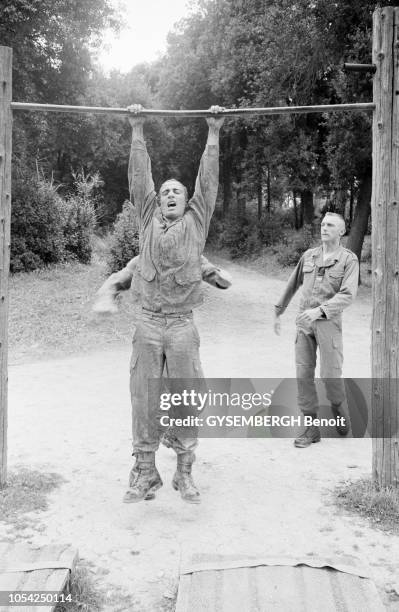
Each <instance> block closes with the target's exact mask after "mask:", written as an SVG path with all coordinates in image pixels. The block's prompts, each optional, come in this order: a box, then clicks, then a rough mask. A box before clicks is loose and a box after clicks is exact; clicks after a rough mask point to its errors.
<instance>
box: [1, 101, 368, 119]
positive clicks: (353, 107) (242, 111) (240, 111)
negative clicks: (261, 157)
mask: <svg viewBox="0 0 399 612" xmlns="http://www.w3.org/2000/svg"><path fill="white" fill-rule="evenodd" d="M11 108H12V110H27V111H45V112H51V113H54V112H55V113H96V114H99V115H107V114H110V115H125V116H128V115H133V116H135V115H134V113H131V112H130V111H128V110H127V109H126V108H108V107H106V106H105V107H103V106H69V105H67V104H65V105H63V104H35V103H30V102H11ZM374 109H375V104H374V103H373V102H359V103H356V104H319V105H317V106H274V107H273V106H272V107H269V108H228V109H225V110H224V111H223V112H222V113H220V115H223V116H225V117H245V116H247V115H290V114H291V113H300V114H306V113H331V112H339V111H373V110H374ZM138 115H140V116H143V117H215V114H214V113H211V112H210V111H209V110H157V109H143V110H142V111H141V112H140V113H138ZM216 116H217V115H216Z"/></svg>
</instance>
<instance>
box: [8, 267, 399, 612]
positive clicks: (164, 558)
mask: <svg viewBox="0 0 399 612" xmlns="http://www.w3.org/2000/svg"><path fill="white" fill-rule="evenodd" d="M226 267H227V268H228V269H229V271H230V272H231V273H232V274H233V277H234V287H232V288H231V289H230V290H229V291H226V292H222V291H217V290H215V289H212V288H208V290H207V292H206V301H205V304H204V306H203V307H202V308H201V309H200V310H199V312H198V313H197V315H196V321H197V325H198V328H199V330H200V334H201V355H202V362H203V366H204V369H205V372H206V374H207V375H208V376H213V377H217V376H219V377H223V376H225V377H234V376H239V377H253V378H255V377H288V376H293V375H294V362H293V335H294V316H295V310H296V308H295V303H294V304H292V305H291V307H290V309H289V312H288V313H287V314H286V316H285V317H284V320H283V325H284V329H283V334H282V336H281V337H280V338H277V337H276V336H274V335H273V334H272V331H271V322H272V304H273V303H274V301H275V300H276V298H277V297H278V295H279V294H280V292H281V290H282V288H283V286H284V283H283V282H282V281H279V280H275V279H267V278H265V277H263V276H262V275H261V274H259V273H257V272H255V271H252V270H249V269H246V268H244V267H242V266H237V265H232V264H226ZM369 302H370V299H369V296H368V293H367V291H364V293H363V291H361V292H360V297H359V299H358V300H357V302H356V304H355V305H354V306H353V307H352V308H351V309H350V310H349V311H348V312H347V313H346V315H345V323H344V326H345V332H344V334H345V335H344V339H345V372H344V373H345V375H346V376H352V377H367V376H368V375H369V325H370V305H369ZM99 330H100V326H99ZM128 363H129V351H128V350H127V349H126V348H125V347H122V348H121V349H120V350H118V351H103V352H100V353H92V354H90V355H84V356H77V357H74V358H67V359H63V360H56V361H55V360H54V361H48V362H40V363H33V364H28V365H26V364H24V365H16V366H12V367H11V368H10V388H9V396H10V399H9V406H10V407H9V414H10V419H9V420H10V424H9V461H10V465H16V464H23V465H27V466H30V467H32V468H36V469H46V470H49V471H55V472H58V473H60V474H62V475H63V476H64V477H65V479H66V481H67V482H66V483H65V484H63V485H62V486H61V487H60V488H59V489H58V490H56V491H55V492H54V493H53V494H52V495H51V503H50V508H49V510H48V511H47V512H44V513H40V514H38V515H37V528H34V529H28V530H27V531H26V532H25V533H22V534H21V536H22V537H24V538H25V539H26V540H27V541H30V542H32V544H33V545H40V544H42V543H52V542H60V543H69V544H72V545H74V546H76V547H77V548H79V551H80V554H81V556H82V557H84V558H85V559H87V560H89V561H90V562H92V563H93V572H94V573H95V574H96V576H97V577H98V579H99V580H100V581H101V582H102V583H104V582H106V583H107V584H108V585H109V588H110V590H112V589H115V590H125V591H126V592H127V593H130V594H132V595H133V597H134V598H135V599H136V600H137V610H140V612H146V611H148V612H149V611H153V610H157V609H162V601H163V600H162V594H163V593H164V592H165V589H166V588H167V587H168V585H169V583H170V582H171V581H172V582H173V581H176V576H177V571H178V564H179V558H180V555H181V554H184V555H186V554H187V552H188V551H192V552H193V553H195V552H207V551H210V552H217V553H232V552H236V553H243V554H245V553H251V554H257V553H259V554H260V555H261V556H265V554H270V555H279V554H288V555H290V554H291V555H300V556H304V555H326V556H329V557H330V558H331V557H333V556H334V555H342V554H350V555H355V556H357V557H358V558H359V559H360V560H361V561H363V562H364V561H366V562H367V561H368V563H369V565H370V568H371V572H372V575H373V578H374V580H375V581H376V583H377V585H378V587H379V589H380V592H381V595H382V597H384V598H385V602H386V603H387V605H388V603H389V602H388V596H387V594H386V593H385V587H386V585H387V584H391V583H394V582H395V574H394V572H395V571H396V569H397V566H398V562H399V538H398V537H392V536H391V535H389V534H384V533H383V532H380V531H377V530H374V529H372V528H371V527H369V526H368V525H367V523H366V522H365V521H364V520H363V519H361V518H357V517H351V516H347V515H344V514H342V513H340V512H339V511H338V510H337V509H336V507H335V506H334V505H332V503H331V495H330V491H331V490H332V488H333V487H334V485H335V484H336V483H338V482H340V481H342V480H344V479H348V478H356V477H360V476H361V475H367V474H368V473H369V472H370V463H371V444H370V441H369V440H323V441H322V443H321V444H317V445H314V446H313V447H312V448H310V449H307V450H297V449H295V448H294V447H293V445H292V441H291V440H257V439H250V440H249V439H242V440H237V439H235V440H202V441H201V445H200V448H199V452H198V460H197V463H196V465H195V474H196V481H197V483H198V486H199V487H200V489H201V491H202V497H203V502H202V504H201V505H200V506H198V507H195V506H194V507H192V506H190V505H188V504H184V502H182V501H181V500H180V498H179V496H178V495H177V494H176V493H175V492H174V491H173V490H172V488H171V486H170V481H171V478H172V475H173V472H174V466H175V459H174V456H173V454H172V452H171V451H168V450H167V449H165V448H161V449H160V452H159V456H158V464H159V469H160V472H161V474H162V477H163V479H164V484H165V486H164V487H163V488H162V489H161V490H160V491H159V493H158V494H157V499H156V500H155V501H153V502H143V503H140V504H136V505H123V504H122V503H121V498H122V495H123V492H124V490H125V484H126V480H127V475H128V472H129V469H130V463H131V458H130V403H129V395H128V387H127V380H128ZM353 466H355V467H353ZM41 526H42V527H41ZM40 529H42V531H41V530H40ZM6 534H7V529H6V528H5V527H4V528H2V529H1V530H0V537H1V536H2V535H3V536H4V535H6ZM395 605H396V606H397V605H398V602H396V604H395V603H392V602H391V603H390V604H389V606H390V609H392V610H394V609H397V607H396V608H395V607H394V606H395Z"/></svg>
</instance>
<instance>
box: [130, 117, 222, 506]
mask: <svg viewBox="0 0 399 612" xmlns="http://www.w3.org/2000/svg"><path fill="white" fill-rule="evenodd" d="M129 110H130V111H131V112H132V116H131V117H129V121H130V123H131V126H132V129H133V133H132V146H131V152H130V161H129V188H130V193H131V199H132V201H133V202H134V204H135V206H136V210H137V215H138V222H139V232H140V259H139V266H138V268H139V275H138V281H139V284H140V287H139V294H140V299H141V305H142V314H141V317H140V319H139V320H138V323H137V326H136V329H135V331H134V334H133V352H132V359H131V374H130V389H131V398H132V430H133V454H134V455H135V457H136V465H135V466H134V468H133V470H132V472H131V475H130V480H129V484H130V486H129V489H128V490H127V492H126V494H125V496H124V502H126V503H130V502H138V501H141V500H143V499H145V498H147V499H148V497H149V496H151V497H152V496H153V493H154V492H155V491H156V490H157V489H159V488H160V487H161V486H162V480H161V477H160V475H159V473H158V470H157V469H156V466H155V452H156V451H157V449H158V446H159V435H160V434H159V429H158V427H157V422H156V421H157V419H156V415H157V413H158V408H159V406H158V402H159V394H157V393H153V388H151V389H150V387H149V381H150V380H151V379H157V380H158V381H159V390H160V388H161V384H162V382H161V377H162V373H163V371H164V366H166V369H167V372H168V376H169V377H171V378H188V379H193V378H202V368H201V363H200V358H199V343H200V340H199V335H198V331H197V329H196V327H195V325H194V322H193V315H192V310H193V308H195V307H196V306H198V305H199V304H200V303H201V302H202V298H201V280H202V275H201V255H202V252H203V249H204V245H205V240H206V237H207V234H208V229H209V223H210V220H211V217H212V214H213V211H214V208H215V203H216V196H217V190H218V184H219V130H220V127H221V126H222V123H223V118H221V117H216V116H215V117H210V118H208V119H207V123H208V126H209V131H208V140H207V144H206V148H205V151H204V153H203V155H202V159H201V164H200V169H199V173H198V176H197V180H196V184H195V192H194V195H193V197H192V198H191V200H190V201H188V197H187V189H186V188H185V187H184V185H182V184H181V183H180V182H179V181H177V180H175V179H169V180H167V181H166V182H164V183H163V184H162V185H161V188H160V190H159V196H158V197H159V207H158V202H157V195H156V193H155V191H154V183H153V180H152V175H151V161H150V158H149V156H148V153H147V149H146V145H145V141H144V135H143V122H144V118H143V117H141V116H140V111H141V110H142V109H141V107H140V106H139V105H134V106H131V107H129ZM222 110H223V109H221V108H220V107H218V106H213V107H211V109H210V111H211V112H212V113H215V115H216V114H217V113H220V112H221V111H222ZM150 391H151V392H150ZM174 434H175V437H176V444H175V446H174V448H175V450H176V452H177V470H176V473H175V475H174V477H173V483H172V484H173V487H174V488H175V489H176V490H178V491H180V494H181V497H182V498H183V499H184V500H185V501H187V502H190V503H199V501H200V494H199V491H198V489H197V488H196V486H195V484H194V482H193V479H192V476H191V468H192V464H193V462H194V459H195V455H194V449H195V448H196V446H197V430H196V428H194V427H193V428H191V429H187V428H186V430H185V432H184V434H183V431H180V432H179V428H177V429H176V430H175V432H174Z"/></svg>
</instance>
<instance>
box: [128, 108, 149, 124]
mask: <svg viewBox="0 0 399 612" xmlns="http://www.w3.org/2000/svg"><path fill="white" fill-rule="evenodd" d="M127 110H128V111H129V113H130V114H129V123H130V125H131V126H132V127H136V126H138V125H141V126H142V125H143V123H144V121H145V117H144V115H141V113H142V111H143V110H144V109H143V106H142V105H141V104H131V105H130V106H128V107H127Z"/></svg>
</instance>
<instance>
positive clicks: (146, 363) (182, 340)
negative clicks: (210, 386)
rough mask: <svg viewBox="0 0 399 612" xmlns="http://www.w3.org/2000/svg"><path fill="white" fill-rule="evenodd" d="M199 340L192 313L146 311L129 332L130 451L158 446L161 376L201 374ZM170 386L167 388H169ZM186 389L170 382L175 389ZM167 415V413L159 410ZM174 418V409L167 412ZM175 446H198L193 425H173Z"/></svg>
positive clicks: (182, 449) (189, 411)
mask: <svg viewBox="0 0 399 612" xmlns="http://www.w3.org/2000/svg"><path fill="white" fill-rule="evenodd" d="M199 345H200V339H199V335H198V331H197V328H196V327H195V325H194V322H193V315H192V313H185V314H162V313H155V312H150V311H146V310H144V309H143V312H142V315H141V317H140V319H139V321H138V323H137V326H136V329H135V331H134V334H133V351H132V358H131V363H130V392H131V400H132V430H133V453H138V452H151V451H156V450H157V449H158V446H159V439H160V427H159V423H158V419H159V416H160V393H161V392H164V391H165V386H164V385H163V383H162V374H163V372H164V367H165V365H166V371H167V375H168V377H169V378H179V379H197V378H201V379H202V378H203V373H202V368H201V362H200V357H199ZM169 390H171V389H169ZM183 390H184V389H183V388H179V387H178V386H176V385H174V386H173V392H180V393H181V392H182V391H183ZM163 415H168V412H163ZM169 415H170V416H173V415H174V412H173V411H169ZM190 415H192V416H197V415H198V412H197V410H196V407H186V406H184V407H183V412H182V410H180V411H179V414H178V416H179V417H182V416H190ZM173 434H174V437H175V438H176V441H175V444H174V446H173V447H174V450H175V451H176V452H177V453H178V454H179V453H186V452H187V451H192V450H194V449H195V447H196V446H197V444H198V440H197V436H198V431H197V427H185V428H184V433H183V430H182V429H181V428H174V429H173Z"/></svg>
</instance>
